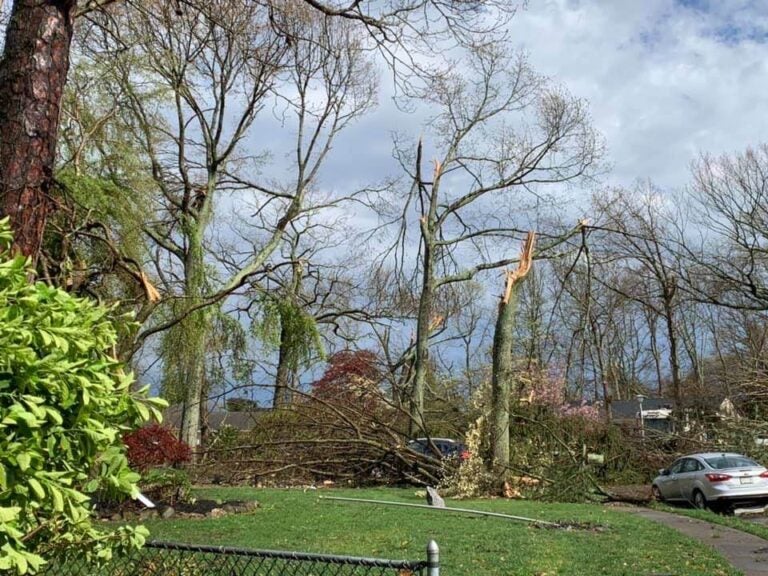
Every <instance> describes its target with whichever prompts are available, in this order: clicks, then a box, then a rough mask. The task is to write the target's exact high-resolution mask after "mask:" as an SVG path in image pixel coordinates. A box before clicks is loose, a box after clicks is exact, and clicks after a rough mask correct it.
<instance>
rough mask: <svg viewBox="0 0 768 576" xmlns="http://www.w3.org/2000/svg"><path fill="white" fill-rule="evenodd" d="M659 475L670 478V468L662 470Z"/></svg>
mask: <svg viewBox="0 0 768 576" xmlns="http://www.w3.org/2000/svg"><path fill="white" fill-rule="evenodd" d="M659 474H660V475H662V476H669V474H670V472H669V468H662V469H661V470H659Z"/></svg>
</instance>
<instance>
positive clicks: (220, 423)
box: [163, 404, 269, 432]
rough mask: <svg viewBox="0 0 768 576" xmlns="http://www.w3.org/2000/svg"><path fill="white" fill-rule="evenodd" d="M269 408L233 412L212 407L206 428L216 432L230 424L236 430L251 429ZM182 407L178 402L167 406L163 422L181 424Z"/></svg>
mask: <svg viewBox="0 0 768 576" xmlns="http://www.w3.org/2000/svg"><path fill="white" fill-rule="evenodd" d="M268 410H269V408H252V409H251V410H248V411H247V412H233V411H229V410H220V409H214V410H211V411H210V412H209V413H208V429H209V430H211V431H213V432H216V431H218V430H221V429H222V428H223V427H224V426H232V427H233V428H235V429H236V430H244V431H245V430H251V429H252V428H253V427H254V426H255V425H256V422H257V421H258V419H259V417H260V416H261V415H262V414H264V413H265V412H267V411H268ZM181 413H182V407H181V405H180V404H174V405H172V406H169V407H168V408H167V409H166V410H165V412H164V413H163V423H164V424H165V425H166V426H168V427H170V428H179V427H180V426H181Z"/></svg>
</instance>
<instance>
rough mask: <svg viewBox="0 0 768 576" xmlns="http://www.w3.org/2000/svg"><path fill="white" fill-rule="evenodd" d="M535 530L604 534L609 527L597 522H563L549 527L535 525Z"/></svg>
mask: <svg viewBox="0 0 768 576" xmlns="http://www.w3.org/2000/svg"><path fill="white" fill-rule="evenodd" d="M533 527H534V528H541V529H544V530H566V531H571V530H579V531H581V532H595V533H598V534H600V533H603V532H607V531H608V527H607V526H604V525H602V524H596V523H595V522H576V521H567V520H566V521H562V522H555V523H554V525H552V526H548V525H542V524H534V525H533Z"/></svg>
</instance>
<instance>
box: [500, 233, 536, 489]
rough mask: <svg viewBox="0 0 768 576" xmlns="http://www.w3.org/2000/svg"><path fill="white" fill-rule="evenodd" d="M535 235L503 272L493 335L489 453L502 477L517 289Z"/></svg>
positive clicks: (506, 452)
mask: <svg viewBox="0 0 768 576" xmlns="http://www.w3.org/2000/svg"><path fill="white" fill-rule="evenodd" d="M535 238H536V237H535V234H534V233H533V232H529V233H528V236H527V238H526V239H525V244H524V245H523V251H522V253H521V255H520V264H519V265H518V267H517V268H516V269H515V270H513V271H511V272H507V282H506V286H505V290H504V296H503V297H502V298H501V302H499V313H498V316H497V318H496V328H495V331H494V334H493V373H492V375H491V449H492V450H493V462H492V466H491V467H492V468H493V469H495V470H496V471H497V474H498V475H499V476H500V477H503V475H504V473H505V472H506V469H507V467H508V466H509V401H510V388H511V385H512V380H513V378H514V355H513V354H512V341H513V338H514V330H515V315H516V312H517V288H518V286H519V282H520V281H521V280H523V278H525V276H526V275H527V274H528V272H530V270H531V266H532V264H533V245H534V242H535Z"/></svg>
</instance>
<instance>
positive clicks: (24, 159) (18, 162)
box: [0, 0, 77, 258]
mask: <svg viewBox="0 0 768 576" xmlns="http://www.w3.org/2000/svg"><path fill="white" fill-rule="evenodd" d="M76 8H77V1H76V0H58V1H57V0H16V1H15V2H13V12H12V14H11V19H10V22H9V24H8V28H7V31H6V37H5V50H4V53H3V58H2V60H1V61H0V215H3V216H10V219H11V226H12V227H13V230H14V233H15V240H14V243H15V248H16V249H17V250H19V251H20V252H21V253H22V254H25V255H28V256H32V257H33V258H36V257H37V254H38V253H39V251H40V247H41V244H42V238H43V230H44V228H45V223H46V220H47V218H48V214H49V212H50V211H51V209H52V206H53V204H52V202H51V200H50V196H49V194H50V190H51V186H52V184H53V168H54V161H55V158H56V137H57V132H58V125H59V109H60V103H61V97H62V93H63V91H64V85H65V83H66V79H67V72H68V70H69V50H70V44H71V42H72V28H73V20H74V14H75V11H76Z"/></svg>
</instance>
